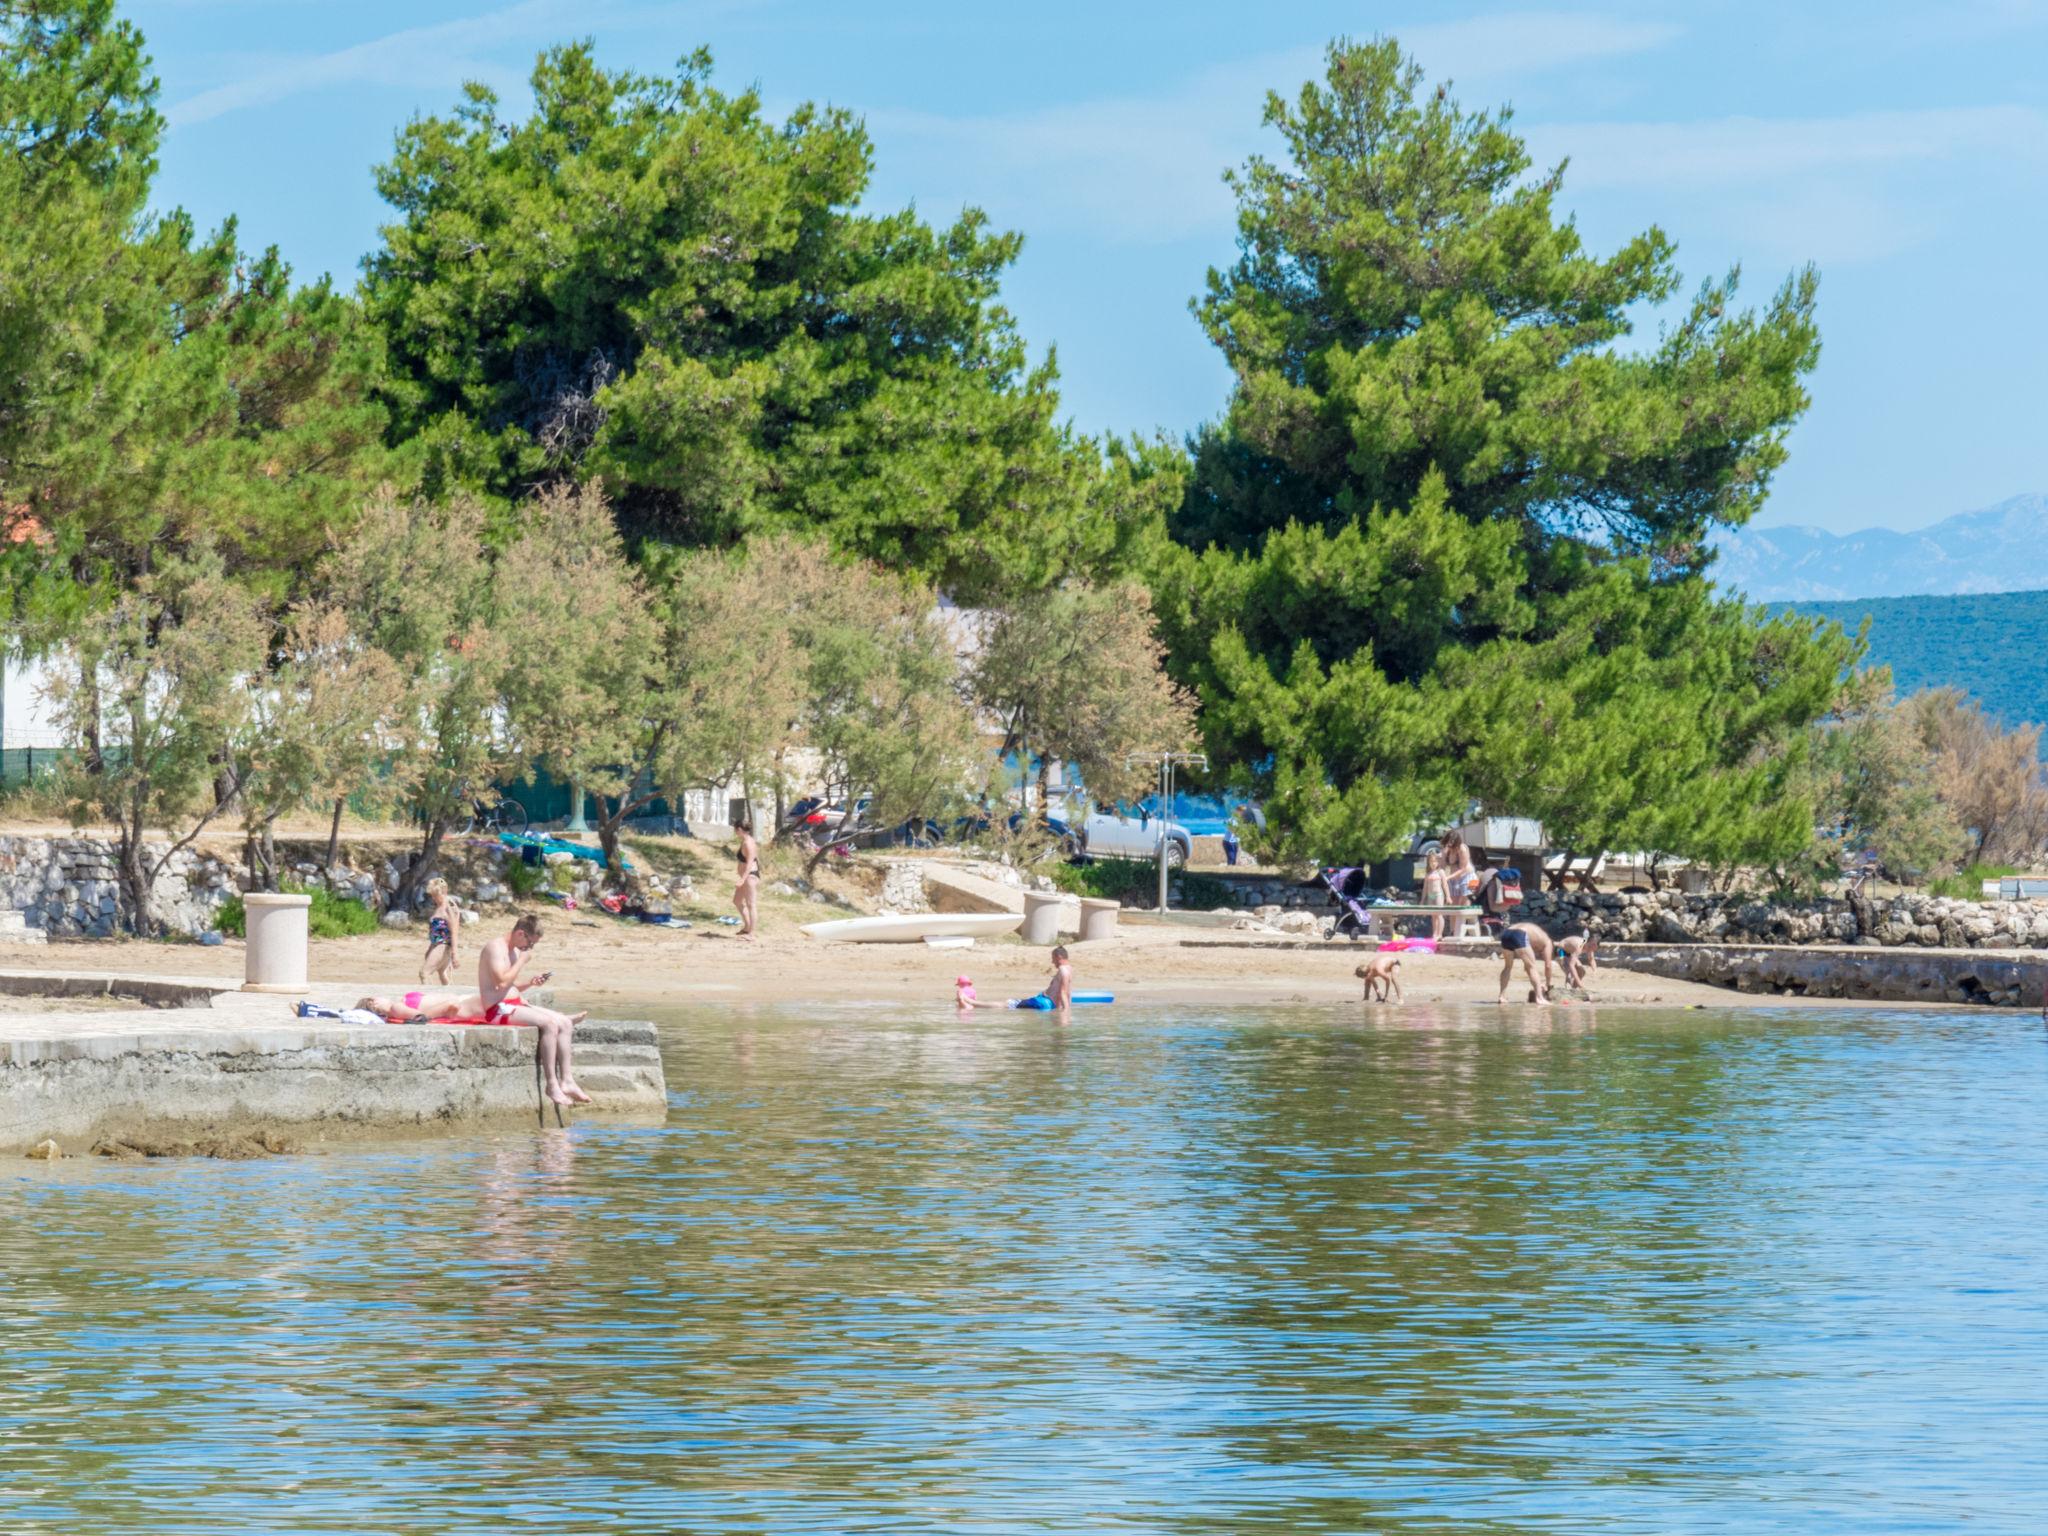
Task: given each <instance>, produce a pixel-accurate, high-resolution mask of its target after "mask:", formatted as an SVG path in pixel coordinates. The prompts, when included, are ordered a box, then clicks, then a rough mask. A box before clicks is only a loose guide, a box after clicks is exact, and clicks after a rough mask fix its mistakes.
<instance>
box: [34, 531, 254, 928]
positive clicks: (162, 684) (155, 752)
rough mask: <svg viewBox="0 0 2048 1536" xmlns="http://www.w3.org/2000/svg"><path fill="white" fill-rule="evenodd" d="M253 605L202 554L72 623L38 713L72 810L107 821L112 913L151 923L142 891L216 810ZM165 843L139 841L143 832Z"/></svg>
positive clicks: (247, 670) (249, 656)
mask: <svg viewBox="0 0 2048 1536" xmlns="http://www.w3.org/2000/svg"><path fill="white" fill-rule="evenodd" d="M265 637H266V626H265V623H264V615H263V612H262V608H261V606H260V605H259V604H258V603H257V602H256V601H255V600H254V599H253V598H252V597H251V595H250V594H249V593H248V591H247V590H246V589H244V588H242V587H240V586H238V585H237V584H235V583H234V582H232V581H230V580H229V579H228V578H227V577H226V576H225V575H224V574H223V573H222V571H221V567H220V562H219V561H218V560H217V559H215V558H213V557H211V556H210V555H208V556H202V557H199V558H195V559H193V560H189V561H178V560H165V561H164V562H163V563H162V566H161V569H160V570H159V571H158V572H157V573H155V574H153V575H150V576H146V577H143V578H142V579H140V580H138V581H136V582H135V583H134V584H133V585H132V586H130V587H129V588H127V589H126V590H124V591H123V592H121V593H120V594H119V596H118V597H117V598H116V599H115V600H114V601H113V602H112V603H111V604H109V605H108V606H107V607H106V608H104V609H103V610H101V611H99V612H96V613H93V614H90V615H88V616H87V617H86V618H85V619H84V620H83V621H82V622H81V623H80V625H79V627H78V629H77V632H76V634H75V637H74V640H73V644H72V654H71V657H70V661H69V664H68V665H67V666H66V667H65V668H63V669H62V670H60V671H59V672H57V673H56V674H55V677H54V680H53V686H52V691H51V698H50V703H51V711H52V715H53V717H54V719H55V720H56V722H57V725H58V727H59V729H60V730H61V731H62V732H63V733H64V737H65V741H66V745H68V746H71V747H73V748H75V749H76V755H75V756H74V757H73V758H72V759H71V760H70V761H69V762H67V763H66V765H65V766H64V768H63V769H62V770H60V771H61V773H62V775H63V778H62V783H63V785H64V788H65V790H66V792H67V794H68V796H69V798H70V802H71V806H70V809H71V815H72V819H73V820H74V821H75V822H77V823H78V824H79V825H81V826H83V825H86V824H89V823H95V822H98V823H111V824H113V826H114V827H115V829H116V835H115V854H116V862H117V863H118V865H119V868H120V884H121V895H122V905H123V909H124V910H123V917H124V918H125V920H126V922H127V923H128V926H129V927H130V929H131V930H133V931H134V932H135V933H137V934H139V935H141V936H143V937H150V936H153V935H154V934H155V933H156V931H157V922H156V916H155V912H154V910H153V906H152V895H153V892H154V889H155V885H156V879H157V876H158V875H159V874H161V873H162V871H163V869H164V866H165V865H166V864H168V863H169V862H170V859H171V856H172V854H173V853H175V852H176V851H177V850H178V849H180V848H183V847H185V846H186V845H188V844H189V843H190V842H191V841H192V840H193V839H194V838H195V837H197V836H198V835H199V833H200V832H201V831H202V830H204V828H205V827H206V826H207V825H208V823H210V822H211V821H212V820H213V819H214V817H216V816H218V815H219V814H220V813H221V812H222V811H223V810H224V809H225V808H226V807H225V804H224V801H223V797H222V786H221V781H220V779H219V776H218V769H219V766H220V753H221V748H222V745H223V743H225V742H227V741H229V740H231V739H232V738H233V737H234V736H235V735H236V734H237V733H238V732H239V731H240V730H241V729H242V727H243V725H244V723H245V722H246V721H247V720H248V718H249V709H250V692H249V688H248V678H249V677H250V675H251V674H252V673H255V672H257V671H258V670H260V669H261V667H262V664H263V643H264V639H265ZM157 829H164V830H166V831H168V832H169V833H170V834H171V841H170V843H169V844H168V845H156V846H155V847H154V848H153V849H152V847H150V846H148V845H146V844H145V836H146V834H148V833H149V832H151V831H155V830H157Z"/></svg>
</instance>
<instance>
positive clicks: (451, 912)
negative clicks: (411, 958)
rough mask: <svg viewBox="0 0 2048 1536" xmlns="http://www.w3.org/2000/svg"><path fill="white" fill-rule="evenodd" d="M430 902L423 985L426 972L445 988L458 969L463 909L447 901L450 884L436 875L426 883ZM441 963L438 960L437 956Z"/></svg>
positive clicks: (421, 969) (421, 963)
mask: <svg viewBox="0 0 2048 1536" xmlns="http://www.w3.org/2000/svg"><path fill="white" fill-rule="evenodd" d="M427 898H428V899H429V900H430V901H432V902H433V903H434V910H433V912H432V913H430V914H429V915H428V917H427V953H426V956H425V958H424V959H422V960H421V961H420V985H421V986H425V985H426V984H427V972H428V971H432V972H433V973H434V979H435V980H436V981H438V982H440V983H441V985H442V986H444V987H445V986H447V985H448V973H449V972H450V971H452V970H454V969H455V940H456V938H457V937H458V936H459V935H460V934H461V932H462V909H461V908H460V907H458V906H456V905H455V903H454V902H453V901H451V900H449V899H448V882H447V881H446V880H443V879H442V878H441V877H440V876H438V875H436V876H435V877H434V878H433V879H431V880H429V881H428V882H427ZM437 955H438V956H439V957H440V958H439V959H436V958H435V957H436V956H437Z"/></svg>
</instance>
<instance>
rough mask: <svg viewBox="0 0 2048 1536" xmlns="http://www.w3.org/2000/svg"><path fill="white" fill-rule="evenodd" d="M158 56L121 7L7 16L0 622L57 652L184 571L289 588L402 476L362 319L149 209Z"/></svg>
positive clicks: (228, 244) (75, 1)
mask: <svg viewBox="0 0 2048 1536" xmlns="http://www.w3.org/2000/svg"><path fill="white" fill-rule="evenodd" d="M141 46H142V45H141V39H140V38H139V36H137V35H136V33H135V32H134V30H133V29H132V28H131V27H129V26H127V25H126V24H125V23H116V22H114V21H113V20H112V17H111V6H110V5H109V4H108V3H107V0H13V3H9V4H6V5H4V6H0V379H5V380H6V381H7V387H5V388H0V507H7V508H9V509H10V513H9V516H10V517H12V518H20V519H26V527H27V528H28V529H29V530H31V531H32V532H33V534H34V537H33V538H29V539H24V540H21V541H18V542H17V541H13V540H0V551H5V554H4V557H0V561H4V563H0V590H4V593H5V596H4V598H0V601H4V602H6V603H7V604H8V605H9V606H12V607H13V608H14V609H15V610H16V612H17V613H19V614H21V615H22V616H24V617H25V618H26V619H28V620H29V621H31V622H32V623H33V624H35V625H36V626H38V627H37V630H36V634H35V636H33V637H32V640H33V641H34V643H40V644H45V645H47V644H48V643H49V642H50V638H51V637H52V636H53V635H54V636H56V637H58V638H61V637H62V634H63V633H64V630H65V627H66V625H68V624H69V623H71V622H73V621H75V620H76V619H77V618H78V616H79V615H80V614H81V613H82V612H84V611H86V610H88V609H90V608H91V607H92V606H94V605H95V604H96V603H97V602H98V601H101V600H103V599H104V598H105V597H106V596H107V595H109V594H110V593H112V592H114V591H117V590H119V589H120V588H122V587H123V586H125V585H126V584H128V583H129V582H131V581H133V580H134V579H135V578H136V577H137V576H139V575H141V574H142V573H145V572H147V571H149V570H150V569H151V568H152V567H153V566H155V565H156V564H157V563H158V562H159V561H160V560H161V559H162V558H163V557H165V556H166V555H170V556H178V555H182V554H189V553H191V552H193V551H195V550H197V549H200V548H208V549H211V550H212V551H213V552H214V553H215V554H217V555H218V556H219V558H220V559H221V560H222V562H223V563H224V565H225V567H226V569H227V570H228V571H229V573H230V574H232V575H235V576H237V577H241V578H246V579H247V580H249V581H252V582H256V583H260V584H265V585H269V586H271V587H273V588H274V589H277V590H285V589H287V588H289V587H290V585H291V583H292V580H293V578H294V576H295V575H297V574H302V573H303V572H304V571H305V570H306V569H307V567H308V566H309V564H310V560H311V557H312V556H313V555H314V554H315V553H316V552H317V551H318V550H319V549H320V548H322V547H323V546H324V544H325V542H326V540H327V539H328V537H329V535H330V533H331V532H332V531H333V530H334V529H335V528H336V527H339V526H345V524H346V522H347V520H348V516H349V514H350V513H351V512H352V510H353V508H354V507H355V506H356V505H357V504H358V503H359V502H360V501H361V499H362V497H363V495H364V493H365V492H366V491H367V490H368V489H369V487H370V486H372V485H373V484H374V483H375V482H376V479H377V478H378V477H379V476H380V475H382V474H384V473H385V472H386V468H387V460H386V456H385V454H384V451H383V449H382V446H381V439H382V436H383V431H384V423H385V417H384V411H383V408H382V407H381V406H380V405H379V404H378V403H377V402H376V401H375V400H374V399H372V398H371V395H370V384H371V379H372V376H373V375H374V373H375V372H376V370H377V367H378V350H377V344H376V337H375V336H374V334H372V333H371V332H369V331H367V330H366V329H365V328H364V327H363V325H362V323H361V316H360V312H359V311H358V309H357V307H356V305H355V303H354V301H353V300H352V299H350V298H348V297H346V296H344V295H341V294H337V293H335V292H334V291H333V290H332V289H331V288H330V287H329V286H328V285H327V284H326V283H325V282H322V283H320V284H316V285H314V286H313V287H310V288H300V289H294V288H293V286H292V283H291V274H290V271H289V269H288V268H287V267H286V266H285V265H284V264H283V262H281V261H280V260H279V259H278V257H277V253H276V252H275V251H274V250H271V251H267V252H263V253H261V254H252V253H247V252H244V251H243V250H242V249H241V248H240V246H239V244H238V241H237V237H236V229H235V225H234V223H233V221H232V220H230V221H229V222H228V223H226V224H225V225H223V226H222V228H221V229H220V230H218V231H217V232H215V233H214V234H213V235H211V236H208V237H206V238H204V239H199V238H198V237H197V236H196V232H195V230H194V228H193V225H192V222H191V220H190V219H189V218H187V217H186V216H185V215H183V214H182V213H177V212H172V213H169V214H165V215H163V216H161V217H153V216H151V215H149V214H148V213H147V212H146V211H145V210H146V205H147V201H148V196H149V191H150V179H151V177H152V175H153V173H154V170H155V149H156V141H157V137H158V135H159V133H160V132H161V128H162V123H161V120H160V118H159V117H158V116H157V113H156V110H155V106H154V100H155V94H156V82H155V80H154V79H152V78H150V77H149V76H148V74H147V61H146V59H145V58H144V57H143V55H142V52H141Z"/></svg>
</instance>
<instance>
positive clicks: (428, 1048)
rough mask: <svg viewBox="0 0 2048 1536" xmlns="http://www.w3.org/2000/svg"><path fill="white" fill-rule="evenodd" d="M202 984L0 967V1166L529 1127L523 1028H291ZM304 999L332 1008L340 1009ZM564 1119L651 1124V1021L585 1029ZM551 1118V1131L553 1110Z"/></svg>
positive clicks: (657, 1095) (528, 1033)
mask: <svg viewBox="0 0 2048 1536" xmlns="http://www.w3.org/2000/svg"><path fill="white" fill-rule="evenodd" d="M229 986H230V984H228V983H223V982H221V981H219V980H209V979H198V978H192V979H180V978H162V977H122V976H87V975H77V974H58V973H42V972H28V971H5V972H0V1155H5V1154H9V1153H13V1154H18V1153H20V1152H22V1151H25V1150H26V1149H28V1148H29V1147H31V1146H34V1145H35V1144H36V1143H37V1142H39V1141H42V1140H43V1139H44V1138H46V1137H48V1138H52V1139H54V1140H55V1141H56V1142H57V1143H58V1145H59V1146H60V1147H61V1148H62V1149H63V1150H64V1151H65V1152H67V1153H77V1152H85V1151H87V1150H89V1149H90V1148H91V1146H92V1144H93V1142H94V1141H95V1140H98V1139H100V1138H102V1137H118V1136H124V1135H125V1136H136V1135H142V1136H154V1137H165V1136H176V1137H179V1138H191V1137H194V1136H200V1135H205V1136H222V1135H233V1134H242V1133H246V1132H249V1131H252V1130H268V1129H277V1130H284V1131H289V1132H291V1133H293V1134H295V1135H298V1136H301V1137H303V1136H308V1135H310V1136H316V1137H317V1136H324V1135H328V1134H337V1135H338V1134H361V1133H365V1132H374V1131H377V1130H384V1129H388V1130H403V1129H409V1128H420V1127H434V1126H451V1127H452V1126H456V1125H460V1124H463V1123H465V1122H472V1121H485V1120H490V1119H501V1120H510V1119H517V1118H522V1117H523V1118H524V1119H526V1120H527V1122H528V1123H534V1121H535V1117H536V1115H537V1113H538V1111H539V1107H540V1106H539V1100H538V1096H537V1093H536V1089H535V1082H534V1065H533V1051H534V1032H533V1031H532V1030H528V1029H505V1028H492V1027H465V1026H460V1025H445V1024H426V1025H419V1024H411V1025H408V1024H385V1025H377V1026H373V1027H363V1028H355V1027H351V1026H348V1025H343V1024H339V1023H336V1022H333V1021H323V1020H317V1019H298V1018H294V1017H293V1016H292V1012H291V1004H290V1003H289V1002H287V1001H286V1000H284V999H282V998H278V997H270V996H264V995H262V994H251V993H243V992H239V991H233V990H228V988H229ZM316 1000H319V1001H326V1002H329V1003H333V1004H336V1005H339V1004H340V1003H341V1001H342V1000H341V999H339V998H334V997H319V998H317V999H316ZM576 1075H577V1078H578V1079H579V1081H581V1082H582V1084H583V1086H584V1087H585V1088H586V1089H588V1090H589V1092H590V1093H591V1095H592V1096H593V1098H594V1099H595V1100H596V1101H597V1102H596V1103H595V1104H593V1105H591V1106H589V1107H588V1108H579V1109H575V1110H571V1111H569V1112H568V1113H569V1116H570V1118H572V1119H574V1118H580V1117H583V1116H588V1115H591V1114H593V1113H595V1114H602V1115H618V1114H624V1115H629V1116H632V1117H634V1118H654V1119H659V1118H660V1117H661V1116H662V1115H663V1114H665V1113H666V1111H667V1103H668V1090H667V1086H666V1083H665V1081H664V1078H663V1075H662V1064H661V1052H660V1049H659V1047H658V1046H657V1044H656V1039H655V1031H654V1026H653V1025H652V1024H648V1023H641V1022H632V1021H600V1020H596V1019H588V1020H585V1021H584V1022H583V1023H582V1024H581V1025H579V1026H578V1027H577V1030H576ZM549 1123H550V1124H552V1123H553V1119H552V1111H550V1112H549Z"/></svg>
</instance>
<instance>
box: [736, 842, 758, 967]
mask: <svg viewBox="0 0 2048 1536" xmlns="http://www.w3.org/2000/svg"><path fill="white" fill-rule="evenodd" d="M732 829H733V831H735V832H737V833H738V834H739V839H740V847H739V852H738V853H737V854H736V855H735V857H736V858H737V859H738V861H739V869H738V874H739V883H738V884H737V885H735V886H734V887H733V889H732V904H733V909H734V910H735V911H737V912H738V913H739V915H740V937H741V938H743V939H751V938H752V937H753V936H754V913H755V909H756V907H757V905H758V904H759V901H760V898H761V848H760V845H759V844H758V843H756V842H755V841H754V824H753V823H752V822H751V821H748V820H747V819H746V818H744V817H742V818H741V819H740V820H738V821H736V822H734V823H733V826H732Z"/></svg>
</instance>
